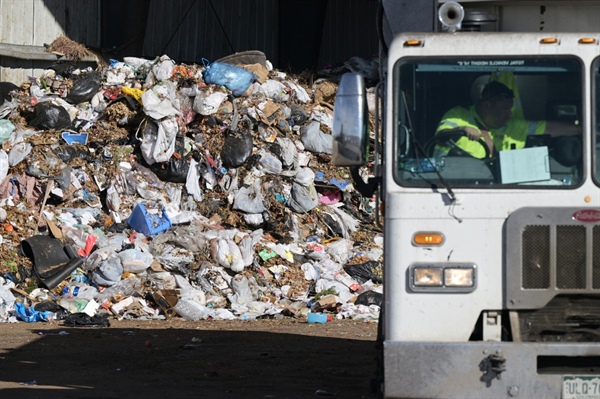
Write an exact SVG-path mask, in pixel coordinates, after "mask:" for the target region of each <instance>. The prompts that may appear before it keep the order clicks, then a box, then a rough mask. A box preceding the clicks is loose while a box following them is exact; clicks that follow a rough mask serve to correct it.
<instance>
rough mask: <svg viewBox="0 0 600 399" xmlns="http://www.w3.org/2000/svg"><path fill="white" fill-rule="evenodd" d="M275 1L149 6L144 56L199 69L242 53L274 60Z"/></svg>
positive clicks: (198, 0)
mask: <svg viewBox="0 0 600 399" xmlns="http://www.w3.org/2000/svg"><path fill="white" fill-rule="evenodd" d="M277 3H278V0H261V1H249V0H212V1H209V0H175V1H161V0H152V1H151V3H150V11H149V14H148V25H147V28H146V38H145V42H144V54H145V55H146V56H157V55H162V54H166V55H168V56H169V57H171V58H172V59H174V60H175V61H177V62H187V63H192V62H195V63H201V62H202V58H207V59H208V60H209V61H214V60H215V59H218V58H221V57H224V56H226V55H229V54H233V53H235V52H239V51H244V50H260V51H262V52H264V53H265V54H266V56H267V59H277V57H278V53H277V46H278V40H279V38H278V34H277V27H278V6H277Z"/></svg>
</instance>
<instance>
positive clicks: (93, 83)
mask: <svg viewBox="0 0 600 399" xmlns="http://www.w3.org/2000/svg"><path fill="white" fill-rule="evenodd" d="M100 85H102V74H100V72H89V73H86V74H83V75H81V76H79V78H77V80H75V82H73V87H72V88H71V90H69V94H68V95H67V97H66V98H65V100H67V102H69V103H71V104H75V105H76V104H81V103H84V102H87V101H90V100H91V99H92V97H94V96H95V95H96V93H98V90H100Z"/></svg>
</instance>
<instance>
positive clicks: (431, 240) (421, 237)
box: [413, 231, 444, 247]
mask: <svg viewBox="0 0 600 399" xmlns="http://www.w3.org/2000/svg"><path fill="white" fill-rule="evenodd" d="M443 243H444V235H443V234H442V233H438V232H435V231H428V232H421V233H416V234H415V235H414V236H413V244H414V245H416V246H419V247H422V246H427V247H429V246H432V245H436V246H438V245H442V244H443Z"/></svg>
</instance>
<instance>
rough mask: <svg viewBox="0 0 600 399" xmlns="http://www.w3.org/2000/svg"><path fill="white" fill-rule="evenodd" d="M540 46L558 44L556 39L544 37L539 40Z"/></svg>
mask: <svg viewBox="0 0 600 399" xmlns="http://www.w3.org/2000/svg"><path fill="white" fill-rule="evenodd" d="M540 43H541V44H558V38H556V37H544V38H543V39H541V40H540Z"/></svg>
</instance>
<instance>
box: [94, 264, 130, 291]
mask: <svg viewBox="0 0 600 399" xmlns="http://www.w3.org/2000/svg"><path fill="white" fill-rule="evenodd" d="M122 274H123V265H122V264H121V260H120V259H119V258H117V257H113V258H108V259H107V260H106V261H104V262H102V263H101V264H100V265H99V266H98V268H97V269H96V270H94V273H93V274H92V281H93V282H94V283H95V284H97V285H104V286H108V287H110V286H112V285H115V284H116V283H118V282H119V280H121V275H122Z"/></svg>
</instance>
